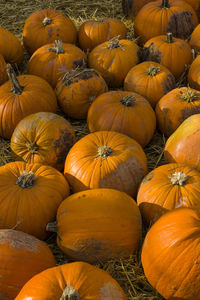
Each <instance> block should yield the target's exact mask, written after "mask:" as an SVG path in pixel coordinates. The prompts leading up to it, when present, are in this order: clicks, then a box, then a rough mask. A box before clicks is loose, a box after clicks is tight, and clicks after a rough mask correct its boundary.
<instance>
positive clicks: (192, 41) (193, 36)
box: [189, 24, 200, 52]
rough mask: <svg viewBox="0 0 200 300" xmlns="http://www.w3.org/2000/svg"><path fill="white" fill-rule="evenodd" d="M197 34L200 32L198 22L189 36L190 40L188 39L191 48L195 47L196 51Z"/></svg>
mask: <svg viewBox="0 0 200 300" xmlns="http://www.w3.org/2000/svg"><path fill="white" fill-rule="evenodd" d="M199 34H200V24H199V25H197V27H196V28H195V29H194V31H193V32H192V34H191V37H190V41H189V43H190V46H191V48H192V49H195V51H197V52H199V51H200V38H199Z"/></svg>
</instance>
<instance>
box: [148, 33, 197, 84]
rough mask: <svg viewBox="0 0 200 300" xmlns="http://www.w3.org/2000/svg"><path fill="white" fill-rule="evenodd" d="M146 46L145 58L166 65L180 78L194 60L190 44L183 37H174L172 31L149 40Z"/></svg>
mask: <svg viewBox="0 0 200 300" xmlns="http://www.w3.org/2000/svg"><path fill="white" fill-rule="evenodd" d="M144 47H145V57H144V59H145V60H151V61H156V62H158V63H160V64H161V65H163V66H165V67H166V68H168V70H169V71H170V72H171V73H172V74H173V75H174V76H175V78H179V77H180V76H181V75H182V74H183V73H184V71H185V70H186V66H188V65H189V64H190V63H191V62H192V49H191V47H190V45H189V44H188V43H187V42H186V41H184V40H182V39H178V38H174V37H172V33H167V35H161V36H157V37H154V38H152V39H150V40H148V41H147V42H146V43H145V45H144Z"/></svg>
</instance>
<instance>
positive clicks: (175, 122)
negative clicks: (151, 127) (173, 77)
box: [156, 87, 200, 136]
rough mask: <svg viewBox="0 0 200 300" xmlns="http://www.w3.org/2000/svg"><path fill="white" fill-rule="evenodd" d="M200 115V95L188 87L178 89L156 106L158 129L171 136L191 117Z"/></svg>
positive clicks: (164, 97)
mask: <svg viewBox="0 0 200 300" xmlns="http://www.w3.org/2000/svg"><path fill="white" fill-rule="evenodd" d="M199 113H200V93H199V92H198V91H196V90H194V89H191V88H188V87H181V88H176V89H174V90H172V91H171V92H169V93H168V94H166V95H165V96H163V97H162V98H161V99H160V101H159V102H158V103H157V105H156V117H157V122H158V127H159V129H160V131H161V132H162V133H163V134H164V135H165V136H170V135H171V134H172V133H173V132H174V131H175V130H176V129H177V128H178V127H179V126H180V124H181V123H182V122H183V121H184V120H185V119H187V118H188V117H189V116H191V115H194V114H199Z"/></svg>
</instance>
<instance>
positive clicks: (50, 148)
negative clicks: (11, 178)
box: [10, 112, 75, 170]
mask: <svg viewBox="0 0 200 300" xmlns="http://www.w3.org/2000/svg"><path fill="white" fill-rule="evenodd" d="M74 142H75V133H74V130H73V128H72V126H71V125H70V123H69V122H68V121H67V120H66V119H64V118H63V117H61V116H59V115H56V114H53V113H45V112H41V113H36V114H32V115H30V116H28V117H26V118H24V119H23V120H21V121H20V122H19V124H18V125H17V127H16V128H15V130H14V132H13V135H12V138H11V144H10V145H11V149H12V151H13V153H14V154H15V156H16V158H17V159H18V160H23V161H25V162H27V163H41V164H43V165H50V166H52V167H55V168H56V169H58V170H62V169H63V166H64V161H65V157H66V155H67V153H68V151H69V149H70V148H71V147H72V145H73V144H74Z"/></svg>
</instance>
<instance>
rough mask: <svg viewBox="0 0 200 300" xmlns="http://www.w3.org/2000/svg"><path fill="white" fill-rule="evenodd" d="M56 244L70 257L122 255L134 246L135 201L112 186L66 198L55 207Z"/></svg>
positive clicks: (137, 235) (137, 230)
mask: <svg viewBox="0 0 200 300" xmlns="http://www.w3.org/2000/svg"><path fill="white" fill-rule="evenodd" d="M47 230H50V231H55V232H57V234H58V237H57V244H58V246H59V247H60V249H61V250H62V251H63V252H64V253H65V254H66V255H67V256H68V257H70V258H72V259H75V260H81V261H87V262H90V263H98V262H99V261H101V262H103V261H107V260H109V259H113V258H118V259H119V258H125V257H129V256H130V255H132V254H133V253H134V252H136V250H137V249H138V246H139V244H140V242H141V237H142V221H141V216H140V211H139V208H138V206H137V204H136V203H135V201H134V200H133V199H132V198H131V197H130V196H128V195H127V194H126V193H123V192H120V191H117V190H113V189H93V190H87V191H82V192H79V193H76V194H73V195H71V196H70V197H68V198H66V199H65V200H64V201H63V202H62V203H61V205H60V206H59V208H58V211H57V225H55V224H54V223H53V224H52V223H49V224H48V225H47Z"/></svg>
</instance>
